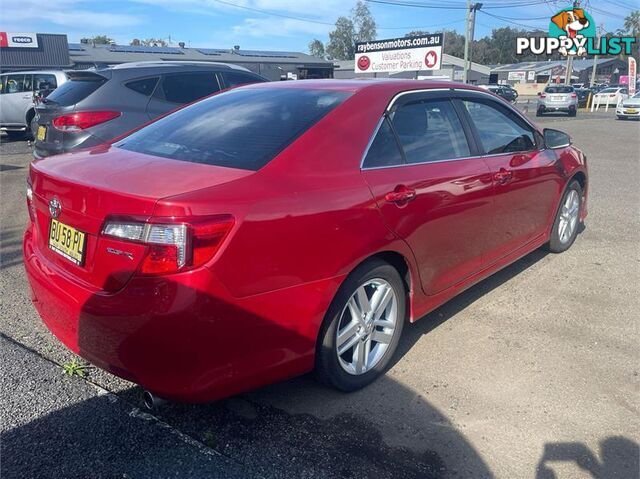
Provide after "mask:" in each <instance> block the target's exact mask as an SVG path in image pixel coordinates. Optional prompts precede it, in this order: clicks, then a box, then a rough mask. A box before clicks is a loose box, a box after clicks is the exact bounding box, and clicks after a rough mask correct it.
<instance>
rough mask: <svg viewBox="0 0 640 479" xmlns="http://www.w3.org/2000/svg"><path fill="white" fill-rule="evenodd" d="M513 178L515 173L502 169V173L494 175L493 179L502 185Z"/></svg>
mask: <svg viewBox="0 0 640 479" xmlns="http://www.w3.org/2000/svg"><path fill="white" fill-rule="evenodd" d="M511 178H513V172H512V171H508V170H505V169H504V168H500V171H498V172H496V174H494V175H493V179H494V180H496V181H497V182H498V183H499V184H501V185H503V184H505V183H506V182H508V181H509V180H511Z"/></svg>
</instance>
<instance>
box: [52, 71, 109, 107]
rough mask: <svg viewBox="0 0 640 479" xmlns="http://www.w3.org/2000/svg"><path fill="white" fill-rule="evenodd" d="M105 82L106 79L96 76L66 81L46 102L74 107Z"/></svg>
mask: <svg viewBox="0 0 640 479" xmlns="http://www.w3.org/2000/svg"><path fill="white" fill-rule="evenodd" d="M106 81H107V79H106V78H102V77H100V76H97V75H96V76H92V77H90V78H82V79H74V80H69V81H66V82H65V83H63V84H62V85H60V86H59V87H58V88H56V89H55V90H54V91H53V92H52V93H51V94H50V95H49V96H48V97H47V102H52V103H53V102H55V103H57V104H58V105H61V106H71V105H75V104H76V103H78V102H81V101H82V100H84V99H85V98H87V97H88V96H89V95H91V94H92V93H93V92H94V91H96V90H97V89H98V88H100V87H101V86H102V85H104V84H105V83H106Z"/></svg>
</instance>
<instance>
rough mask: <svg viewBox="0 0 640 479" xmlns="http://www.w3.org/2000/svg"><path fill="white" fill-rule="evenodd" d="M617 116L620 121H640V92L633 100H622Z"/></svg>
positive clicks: (617, 109)
mask: <svg viewBox="0 0 640 479" xmlns="http://www.w3.org/2000/svg"><path fill="white" fill-rule="evenodd" d="M616 116H617V117H618V120H626V119H627V118H635V119H637V120H640V92H638V93H636V94H635V95H633V96H632V97H631V98H627V99H626V100H622V102H621V103H620V104H619V105H618V107H617V108H616Z"/></svg>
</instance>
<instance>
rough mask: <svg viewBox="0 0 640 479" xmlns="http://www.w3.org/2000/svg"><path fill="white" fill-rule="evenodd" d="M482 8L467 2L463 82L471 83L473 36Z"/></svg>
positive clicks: (469, 0)
mask: <svg viewBox="0 0 640 479" xmlns="http://www.w3.org/2000/svg"><path fill="white" fill-rule="evenodd" d="M481 8H482V4H481V3H474V4H471V0H467V28H466V30H465V35H464V72H463V81H464V82H465V83H469V67H470V64H471V49H472V47H473V34H474V30H475V26H476V12H477V11H478V10H480V9H481Z"/></svg>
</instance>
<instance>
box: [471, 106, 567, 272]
mask: <svg viewBox="0 0 640 479" xmlns="http://www.w3.org/2000/svg"><path fill="white" fill-rule="evenodd" d="M460 103H461V104H462V105H463V108H464V110H465V111H467V112H468V115H469V118H470V120H471V124H472V125H471V126H472V128H474V129H475V131H476V134H477V137H478V143H479V144H480V145H479V146H480V147H481V148H482V149H483V153H484V154H485V157H484V160H485V161H486V162H487V164H488V165H489V168H490V169H491V173H492V175H493V179H494V189H495V192H494V193H495V194H494V197H495V200H494V203H495V215H494V219H493V223H492V227H491V233H490V236H489V238H488V248H487V251H486V253H485V259H486V261H487V264H491V263H493V262H495V261H497V260H499V259H500V258H502V257H504V256H506V255H508V254H510V253H512V252H514V251H516V250H517V249H519V248H521V247H523V246H525V245H526V244H527V243H529V242H531V241H533V240H534V239H536V238H539V237H540V236H541V235H543V234H544V233H545V231H546V229H547V227H548V225H549V221H550V218H551V216H552V215H553V214H554V213H555V211H553V210H554V208H555V203H554V202H555V200H556V198H557V197H558V193H559V190H560V189H561V188H562V185H563V183H564V180H563V178H562V177H561V174H560V170H559V169H558V167H557V159H556V154H555V153H554V152H553V151H551V150H544V149H542V138H541V137H540V135H539V134H538V133H537V132H536V131H535V130H534V129H533V128H532V127H531V126H530V125H528V124H527V123H526V122H525V121H524V120H523V119H522V118H520V117H519V116H518V115H517V114H516V113H515V112H513V111H511V110H510V109H509V108H508V107H506V106H505V105H502V104H501V102H498V101H496V100H493V99H478V98H473V99H472V98H465V99H461V100H460Z"/></svg>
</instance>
